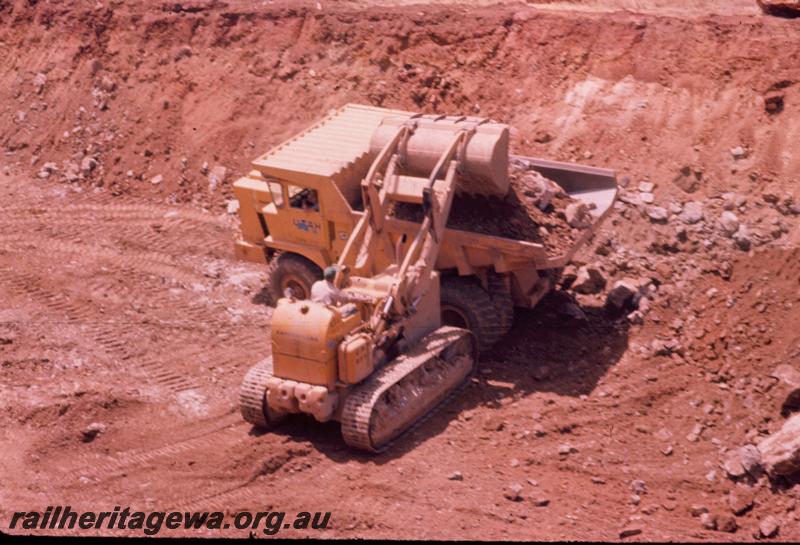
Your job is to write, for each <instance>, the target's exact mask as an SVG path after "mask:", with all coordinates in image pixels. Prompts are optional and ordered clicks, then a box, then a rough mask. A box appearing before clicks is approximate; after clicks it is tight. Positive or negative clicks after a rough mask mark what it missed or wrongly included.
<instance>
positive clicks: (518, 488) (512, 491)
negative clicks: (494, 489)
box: [503, 483, 522, 501]
mask: <svg viewBox="0 0 800 545" xmlns="http://www.w3.org/2000/svg"><path fill="white" fill-rule="evenodd" d="M503 497H504V498H505V499H507V500H510V501H522V485H521V484H519V483H513V484H510V485H508V486H507V487H505V488H504V489H503Z"/></svg>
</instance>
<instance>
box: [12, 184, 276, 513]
mask: <svg viewBox="0 0 800 545" xmlns="http://www.w3.org/2000/svg"><path fill="white" fill-rule="evenodd" d="M77 198H78V199H89V200H91V201H92V202H81V203H75V204H69V205H64V206H56V207H53V208H52V209H51V208H48V209H41V208H38V207H36V206H31V207H27V206H18V207H13V208H11V207H7V208H3V209H0V290H2V291H4V292H6V293H8V294H9V295H10V294H13V295H14V296H15V298H16V299H17V300H19V301H23V302H24V301H32V302H33V303H35V307H41V308H43V309H45V311H44V312H37V313H31V314H32V315H34V316H35V317H34V320H35V321H37V322H45V321H46V322H50V323H51V324H53V325H54V326H56V327H57V326H58V324H59V323H63V324H67V325H69V326H77V327H78V328H79V329H78V330H79V331H82V333H81V337H80V342H81V343H84V342H86V341H87V340H88V341H90V342H91V343H93V344H94V345H96V346H97V347H98V348H99V349H100V351H101V353H102V354H104V355H105V356H107V357H108V358H109V360H110V361H111V362H113V367H114V369H116V371H119V373H120V375H119V379H120V382H125V383H134V384H137V383H142V384H146V385H151V386H155V387H156V388H157V390H156V391H160V392H161V393H160V394H158V395H159V397H163V396H166V397H167V398H168V399H170V400H171V401H168V403H169V404H175V403H177V404H179V405H180V404H181V403H183V401H182V396H184V395H185V396H188V398H187V399H188V400H189V402H190V404H191V403H192V402H194V401H195V400H197V399H199V400H200V401H199V403H201V404H202V405H204V406H207V405H209V404H210V406H208V408H207V410H208V413H209V414H207V415H206V416H204V417H203V418H201V419H199V420H197V422H196V423H194V422H193V423H191V424H190V425H189V427H188V428H186V429H180V430H176V433H175V434H174V436H171V435H170V434H165V435H159V436H158V438H157V440H156V442H155V444H154V445H153V446H148V447H138V446H137V447H136V448H132V449H123V450H120V451H118V452H116V453H113V454H108V453H100V452H93V451H88V452H87V451H86V450H85V448H83V449H76V451H75V452H71V453H69V455H67V456H65V457H64V459H63V463H62V464H61V467H63V471H62V472H60V475H59V477H58V478H57V479H55V480H54V481H53V482H51V483H49V485H50V486H51V487H52V488H53V489H54V490H59V489H60V490H62V491H63V492H64V493H65V494H66V495H68V496H69V497H70V498H71V499H72V500H73V501H77V502H79V501H91V500H92V498H93V497H95V495H96V493H97V491H96V487H97V486H103V483H108V482H111V481H112V480H113V479H116V478H119V477H120V476H123V475H125V474H127V473H128V472H130V471H132V470H134V469H135V468H137V467H142V466H146V465H147V464H150V463H153V462H154V461H156V460H158V461H159V463H160V464H164V465H169V464H172V463H177V462H179V461H180V460H181V459H182V458H184V457H185V456H187V455H189V454H191V453H203V452H209V451H213V450H214V448H215V447H217V446H219V445H221V444H224V445H227V446H234V447H235V446H236V445H239V444H240V443H243V442H247V441H248V440H250V439H251V438H250V436H249V435H248V430H249V427H248V426H247V425H246V424H245V423H244V422H243V421H242V420H241V418H240V417H239V415H238V412H236V411H235V400H227V402H225V403H223V404H220V403H219V400H218V399H214V395H215V394H216V393H217V392H216V390H218V389H219V384H217V383H219V381H222V382H223V383H227V382H231V383H233V382H237V381H238V380H239V376H238V375H239V374H240V373H239V370H240V369H241V368H243V367H246V366H248V365H250V364H252V361H253V359H254V358H255V356H254V354H258V355H259V357H263V355H264V354H265V353H268V351H269V344H268V337H267V331H266V328H267V327H268V317H269V314H268V311H266V310H264V309H263V307H253V308H254V311H255V312H251V311H248V312H246V313H245V314H244V315H242V314H241V313H238V312H233V311H232V310H230V309H231V308H233V307H235V308H241V307H242V306H243V305H241V304H234V305H233V307H230V306H229V305H231V303H232V301H237V300H241V299H242V298H243V295H242V293H241V290H240V289H235V288H238V286H230V285H228V284H226V282H225V279H224V278H221V277H220V272H219V271H222V270H224V269H225V268H227V267H231V266H234V267H235V266H240V264H233V263H232V262H230V258H231V257H232V251H231V243H232V240H233V234H232V230H231V228H230V225H229V224H230V220H229V219H228V218H224V217H212V216H205V215H203V214H202V213H200V212H196V211H194V210H183V209H178V208H175V207H161V206H157V205H150V204H118V203H113V202H107V203H106V202H103V201H104V199H103V198H102V197H97V196H94V195H91V196H78V197H77ZM95 201H97V202H95ZM198 249H200V250H199V251H198ZM209 258H211V259H213V262H209V261H208V259H209ZM76 280H77V281H76ZM20 297H21V298H22V299H19V298H20ZM35 307H34V308H35ZM74 331H75V330H74V328H73V329H72V330H70V333H71V336H74ZM215 334H216V337H215ZM142 339H147V341H145V342H142ZM218 339H221V341H220V340H218ZM116 371H115V372H116ZM212 371H213V372H212ZM215 373H216V374H215ZM217 397H219V396H217ZM158 439H160V440H158ZM121 446H122V445H121ZM87 479H88V481H87ZM87 486H88V488H87ZM229 486H230V485H229V483H226V486H225V490H228V488H229ZM225 490H222V491H220V493H222V492H224V491H225ZM205 493H211V494H212V495H213V494H214V493H215V492H214V491H213V490H205ZM25 495H27V492H26V494H25ZM19 499H23V498H19Z"/></svg>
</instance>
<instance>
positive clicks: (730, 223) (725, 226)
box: [719, 210, 739, 236]
mask: <svg viewBox="0 0 800 545" xmlns="http://www.w3.org/2000/svg"><path fill="white" fill-rule="evenodd" d="M719 224H720V226H721V227H722V230H723V231H724V232H725V234H726V235H728V236H732V235H733V234H734V233H735V232H736V231H737V230H738V229H739V218H738V217H737V216H736V214H734V213H733V212H730V211H728V210H726V211H724V212H723V213H722V214H721V215H720V217H719Z"/></svg>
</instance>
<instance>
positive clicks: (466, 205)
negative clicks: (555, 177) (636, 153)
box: [395, 161, 592, 255]
mask: <svg viewBox="0 0 800 545" xmlns="http://www.w3.org/2000/svg"><path fill="white" fill-rule="evenodd" d="M509 181H510V184H509V190H508V193H507V194H506V196H505V197H504V198H502V199H501V198H497V197H486V196H475V195H468V194H464V193H459V194H456V195H455V196H454V198H453V205H452V207H451V209H450V217H449V218H448V220H447V227H448V228H450V229H459V230H462V231H471V232H474V233H481V234H485V235H493V236H497V237H503V238H509V239H514V240H524V241H527V242H534V243H537V244H543V245H544V246H545V247H546V248H547V250H548V253H550V254H552V255H556V254H560V253H563V252H566V251H567V250H568V249H569V248H571V247H572V246H573V245H574V244H575V242H576V240H577V239H578V238H579V237H580V236H581V234H582V231H583V229H587V228H589V227H590V226H591V224H592V221H591V217H590V216H589V209H588V207H587V206H586V205H585V204H584V203H581V202H580V201H578V200H576V199H574V198H572V197H570V196H569V195H567V193H566V192H565V191H564V190H563V189H562V188H561V187H560V186H559V185H558V184H557V183H555V182H553V181H552V180H549V179H547V178H545V177H544V176H542V175H541V174H540V173H539V172H537V171H535V170H532V169H529V168H528V167H527V165H526V164H524V163H521V162H515V161H512V163H511V164H510V166H509ZM395 216H396V217H397V218H398V219H403V220H408V221H416V222H420V221H422V208H421V207H420V206H416V205H412V204H407V203H398V204H397V205H396V207H395Z"/></svg>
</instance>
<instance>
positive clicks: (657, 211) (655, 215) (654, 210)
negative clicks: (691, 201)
mask: <svg viewBox="0 0 800 545" xmlns="http://www.w3.org/2000/svg"><path fill="white" fill-rule="evenodd" d="M644 213H645V214H647V217H648V218H650V221H652V222H653V223H666V222H667V218H669V212H667V209H666V208H663V207H661V206H648V207H646V208H645V209H644Z"/></svg>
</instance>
